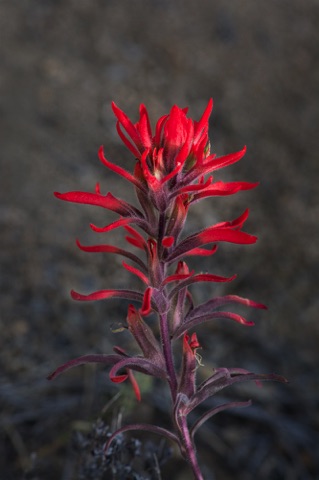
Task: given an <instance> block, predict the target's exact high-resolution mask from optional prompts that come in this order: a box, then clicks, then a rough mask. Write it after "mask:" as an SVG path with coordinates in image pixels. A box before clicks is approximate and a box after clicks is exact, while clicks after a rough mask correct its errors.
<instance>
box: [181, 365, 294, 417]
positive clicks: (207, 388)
mask: <svg viewBox="0 0 319 480" xmlns="http://www.w3.org/2000/svg"><path fill="white" fill-rule="evenodd" d="M231 370H232V369H227V368H219V369H217V370H216V371H215V373H214V375H212V376H211V377H210V378H209V379H208V380H206V381H205V382H203V384H202V386H199V387H198V389H197V392H196V393H195V394H194V395H193V396H192V398H191V399H190V400H189V402H188V404H187V405H186V406H185V408H184V412H183V413H184V414H185V415H188V414H189V413H190V412H191V411H192V410H193V409H194V408H196V407H197V406H198V405H199V404H201V403H202V402H204V401H205V400H206V399H207V398H209V397H212V396H213V395H215V394H216V393H218V392H219V391H220V390H223V389H224V388H226V387H229V386H231V385H234V384H235V383H240V382H246V381H255V382H256V381H257V382H259V381H261V382H264V381H275V382H281V383H287V380H286V379H285V378H284V377H282V376H281V375H276V374H274V373H272V374H255V373H244V374H235V375H233V374H232V372H231Z"/></svg>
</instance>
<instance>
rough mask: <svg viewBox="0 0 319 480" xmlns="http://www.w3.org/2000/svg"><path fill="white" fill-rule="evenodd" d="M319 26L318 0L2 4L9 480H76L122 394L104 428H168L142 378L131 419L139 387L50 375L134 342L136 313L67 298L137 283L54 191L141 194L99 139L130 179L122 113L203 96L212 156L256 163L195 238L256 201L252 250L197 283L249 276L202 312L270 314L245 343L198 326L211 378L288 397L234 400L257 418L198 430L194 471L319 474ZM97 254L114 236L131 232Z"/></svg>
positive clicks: (237, 175)
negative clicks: (224, 369) (92, 440)
mask: <svg viewBox="0 0 319 480" xmlns="http://www.w3.org/2000/svg"><path fill="white" fill-rule="evenodd" d="M318 25H319V3H318V2H317V1H316V0H308V1H302V0H289V1H288V0H281V1H280V2H278V1H276V0H267V1H266V0H258V1H256V0H245V1H244V0H238V1H236V2H231V1H221V0H217V1H211V0H202V1H201V2H192V1H190V0H189V1H167V0H161V1H156V0H149V1H147V0H135V1H129V0H124V1H118V0H63V1H62V0H61V1H60V0H54V1H53V0H42V1H36V0H29V1H25V2H21V1H20V0H3V1H2V2H1V3H0V32H1V33H0V37H1V42H0V69H1V71H0V95H1V98H0V132H1V133H0V135H1V160H0V162H1V164H0V165H1V178H0V198H1V205H0V224H1V229H0V232H1V233H0V245H1V248H0V259H1V271H0V284H1V290H0V295H1V313H0V315H1V317H0V325H1V334H0V365H1V373H0V405H1V413H0V427H1V430H0V432H1V433H0V452H1V454H0V478H1V479H3V480H13V479H14V480H16V479H20V478H21V479H22V478H28V479H32V480H36V479H37V480H38V479H46V480H50V479H52V480H56V479H62V480H69V479H77V478H79V473H78V463H79V455H77V452H76V450H75V449H74V448H73V446H72V445H73V444H72V431H74V430H77V431H79V430H80V431H82V432H85V431H87V430H89V429H90V425H91V422H92V421H94V420H95V419H96V418H97V417H98V416H99V415H101V411H102V409H103V407H105V405H107V404H108V402H109V401H110V399H112V398H113V399H114V403H113V404H112V406H109V407H108V409H106V410H107V414H109V415H110V416H112V415H117V414H118V412H119V411H120V410H121V406H123V405H125V408H124V410H123V415H124V417H123V422H126V421H129V418H128V417H130V414H129V412H130V411H132V413H133V416H132V417H133V418H135V419H136V418H142V419H143V420H144V421H146V420H148V421H155V422H157V423H160V424H161V423H163V424H167V422H168V419H167V416H166V414H165V412H164V411H163V405H165V395H164V393H163V388H162V386H159V387H156V388H157V389H156V390H152V388H150V387H148V385H147V384H146V385H145V390H146V391H145V394H144V397H143V401H142V402H141V404H140V405H136V404H135V403H133V404H132V405H130V404H126V403H125V397H126V393H127V394H128V395H131V393H130V390H129V389H128V390H125V393H124V394H123V395H121V396H120V398H118V399H116V397H115V395H116V392H117V391H118V388H117V387H116V386H115V385H114V384H111V383H110V382H109V380H108V376H107V372H106V371H105V370H103V369H100V368H97V369H93V368H88V369H85V368H78V369H75V370H73V371H70V372H68V373H67V374H66V375H64V376H63V377H61V378H59V379H58V380H56V381H55V382H53V383H49V382H48V381H47V380H46V375H47V374H48V372H50V371H51V370H52V369H54V368H55V367H56V366H57V365H59V364H60V363H61V362H63V361H66V360H67V359H69V358H72V357H74V356H77V355H81V354H84V353H88V352H105V353H107V352H109V351H110V350H111V347H112V345H113V344H114V343H115V344H119V345H122V346H123V345H124V344H126V345H127V344H128V336H127V335H126V334H125V333H124V334H114V333H112V331H111V330H110V325H111V324H112V322H116V321H121V320H124V319H125V315H126V308H127V305H126V304H125V302H122V301H116V300H113V301H110V302H109V303H107V302H101V303H89V304H84V305H83V304H78V303H75V302H74V301H72V300H71V299H70V297H69V293H68V292H69V290H70V289H71V288H75V289H76V290H78V291H81V292H90V291H93V290H94V289H100V288H108V287H111V286H113V287H120V286H124V285H129V282H130V281H131V278H130V276H129V274H128V273H127V272H124V271H123V269H122V268H121V264H120V262H121V260H120V259H118V258H112V257H111V256H102V255H95V256H94V255H92V256H90V255H89V254H85V253H83V252H80V251H78V250H77V248H76V246H75V243H74V239H75V238H77V237H78V238H80V239H81V240H82V242H83V243H85V242H87V243H94V242H96V243H98V242H99V241H100V240H101V238H98V239H96V234H93V233H91V232H90V229H89V223H90V222H93V223H96V224H98V225H103V224H106V223H107V222H108V221H110V220H111V219H113V218H114V217H113V216H112V215H111V214H108V213H105V212H101V211H98V209H94V208H93V207H92V208H90V207H83V206H79V205H71V204H63V203H62V202H59V201H57V200H56V199H54V198H53V194H52V192H53V191H54V190H58V191H67V190H76V189H79V190H92V189H93V188H94V185H95V182H96V181H99V182H100V183H101V188H102V190H103V191H108V190H111V191H112V192H113V193H115V194H117V195H118V196H120V197H122V198H125V199H132V198H133V196H132V193H131V192H130V191H129V189H128V188H127V186H128V185H127V184H126V183H125V182H124V181H121V180H120V179H117V178H116V177H115V176H114V175H113V174H111V173H109V172H108V171H107V170H106V169H105V168H104V167H103V166H102V165H101V164H100V163H99V161H98V159H97V155H96V152H97V149H98V147H99V145H100V144H104V145H105V152H106V155H107V157H108V158H109V159H110V160H112V161H114V162H122V165H123V166H126V167H127V168H133V162H132V159H131V157H130V154H129V153H128V152H127V151H126V149H125V147H124V146H122V145H121V144H120V141H119V140H118V138H117V136H116V131H115V121H114V117H113V114H112V111H111V108H110V102H111V100H115V101H116V102H117V103H118V104H119V105H120V106H121V107H122V108H123V109H124V110H125V111H126V112H127V113H128V114H129V115H130V116H131V118H133V119H137V110H138V106H139V103H140V102H144V103H145V104H146V105H147V107H148V109H149V112H150V115H151V118H152V119H153V123H154V121H155V119H156V118H157V117H158V116H159V115H161V114H164V113H166V112H167V111H168V110H169V108H170V107H171V105H172V104H174V103H177V104H178V105H180V106H186V105H189V106H190V114H191V116H192V117H194V118H199V117H200V114H201V112H202V110H203V109H204V107H205V105H206V103H207V101H208V99H209V98H210V97H211V96H212V97H213V98H214V102H215V107H214V112H213V116H212V119H211V140H212V145H213V150H214V151H216V152H217V153H218V154H219V155H221V154H225V153H229V152H231V151H235V150H238V149H240V148H242V146H243V145H244V144H247V146H248V153H247V155H246V156H245V159H244V160H242V161H241V162H240V163H238V164H236V165H234V166H232V167H229V168H228V169H226V170H224V171H221V172H220V173H218V178H222V179H224V180H226V179H227V180H247V181H256V180H260V181H261V184H260V186H259V188H258V189H256V190H253V191H251V192H244V193H241V194H238V195H236V196H233V197H229V198H224V199H217V200H214V199H207V200H206V201H205V203H202V204H200V205H199V206H198V208H194V210H193V211H192V212H191V214H190V220H189V224H188V228H189V230H190V231H191V230H193V231H195V230H196V229H198V228H202V227H204V226H205V225H209V224H212V223H215V222H217V221H222V220H230V219H232V218H235V217H236V216H238V215H239V214H240V213H241V212H242V211H243V210H244V209H245V208H246V207H247V206H249V207H250V210H251V213H250V219H249V221H248V222H247V228H246V229H247V231H249V232H252V233H257V234H258V235H259V238H260V239H259V243H257V244H256V246H251V247H236V246H234V245H233V246H229V245H228V246H227V245H224V246H223V245H222V246H221V247H220V249H219V252H218V253H217V254H216V256H214V257H212V258H211V259H209V260H207V261H206V260H205V262H204V261H203V262H198V263H197V265H195V267H196V268H197V269H198V270H200V269H201V270H208V271H211V272H215V273H219V274H225V275H229V274H233V273H237V274H238V279H237V280H236V281H235V282H233V283H232V284H228V285H227V286H223V287H222V288H220V287H218V288H215V287H214V286H213V285H212V286H210V288H209V289H208V287H205V288H203V287H199V288H197V289H196V288H194V290H193V293H194V295H195V298H196V299H197V301H198V302H199V301H203V300H204V299H207V298H208V295H209V294H210V295H212V294H214V293H215V292H217V293H218V294H220V293H226V292H227V293H236V294H238V295H243V296H248V297H250V298H253V299H255V300H257V301H261V302H263V303H266V304H267V305H268V306H269V311H268V312H266V313H265V312H248V315H249V318H251V319H252V318H254V319H255V320H256V326H255V327H254V328H253V329H251V328H250V329H249V328H244V327H241V326H239V325H237V324H230V323H229V322H227V321H224V322H222V321H219V322H216V323H215V324H211V325H206V326H203V327H201V329H199V331H198V335H199V339H200V341H201V342H202V344H203V350H202V351H201V354H202V356H203V363H204V364H205V369H207V371H209V368H211V367H213V366H241V367H244V368H249V369H252V370H255V371H258V372H277V373H280V374H283V375H285V376H286V377H287V378H288V379H289V381H290V383H289V384H288V385H284V386H283V385H280V384H272V385H270V384H267V385H265V387H264V388H262V389H259V388H257V387H255V386H253V385H251V386H248V385H247V386H246V385H245V386H244V387H242V388H239V389H237V390H229V391H228V392H226V391H225V394H227V398H230V399H235V398H240V399H247V398H251V399H253V400H254V406H253V407H251V408H250V409H245V410H240V411H239V410H238V411H237V413H236V412H232V413H230V414H227V413H223V414H220V415H219V416H218V417H216V418H215V419H213V420H211V421H210V422H209V423H208V424H207V426H205V427H203V429H202V430H201V431H200V432H199V433H198V435H197V440H198V449H199V454H200V458H201V463H202V465H204V466H205V467H204V468H205V469H206V478H207V479H209V478H216V479H220V480H227V479H234V478H236V479H240V480H252V479H256V478H258V479H259V480H260V479H271V480H277V479H278V480H281V479H285V480H286V479H287V480H301V479H302V480H308V479H318V478H319V464H318V463H319V461H318V459H319V449H318V448H319V447H318V446H319V432H318V428H319V413H318V407H319V398H318V394H319V384H318V357H319V354H318V344H319V322H318V310H319V300H318V254H319V247H318V246H319V235H318V233H319V232H318V219H319V202H318V200H319V194H318V192H319V189H318V179H319V175H318V173H319V161H318V124H319V108H318V106H319V105H318V100H319V65H318V58H319V35H318ZM103 241H107V242H109V243H113V244H114V243H115V242H117V243H118V242H121V241H122V240H121V232H114V234H110V235H109V237H108V238H107V240H105V239H104V238H103ZM124 388H125V387H124ZM121 391H123V390H121ZM164 410H165V409H164ZM127 412H128V415H127V416H126V415H125V413H127ZM154 440H155V441H158V439H157V438H155V439H154ZM165 468H166V469H164V470H163V473H162V477H163V479H165V478H174V479H176V480H180V479H188V478H191V477H190V476H189V475H190V474H189V472H188V470H187V469H186V468H185V466H184V465H183V463H182V462H180V460H179V457H178V455H177V453H175V454H174V456H173V458H172V460H170V461H169V462H168V463H167V465H166V467H165ZM130 478H131V477H130Z"/></svg>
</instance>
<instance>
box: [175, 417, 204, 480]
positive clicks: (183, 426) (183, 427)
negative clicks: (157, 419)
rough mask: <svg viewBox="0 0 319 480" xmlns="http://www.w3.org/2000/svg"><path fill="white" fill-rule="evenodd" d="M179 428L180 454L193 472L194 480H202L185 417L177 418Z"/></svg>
mask: <svg viewBox="0 0 319 480" xmlns="http://www.w3.org/2000/svg"><path fill="white" fill-rule="evenodd" d="M179 428H180V442H181V445H182V453H183V455H184V458H185V459H186V460H187V462H188V464H189V465H190V467H191V469H192V471H193V474H194V480H204V477H203V475H202V472H201V470H200V467H199V464H198V461H197V457H196V450H195V446H194V443H193V441H192V438H191V435H190V433H189V429H188V425H187V419H186V417H185V416H180V417H179Z"/></svg>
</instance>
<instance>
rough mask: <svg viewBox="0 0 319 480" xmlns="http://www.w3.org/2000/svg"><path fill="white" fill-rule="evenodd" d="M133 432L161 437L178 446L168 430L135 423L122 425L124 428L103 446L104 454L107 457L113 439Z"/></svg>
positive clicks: (176, 438)
mask: <svg viewBox="0 0 319 480" xmlns="http://www.w3.org/2000/svg"><path fill="white" fill-rule="evenodd" d="M133 430H138V431H145V432H151V433H156V434H157V435H162V436H164V437H166V438H167V439H168V440H173V441H174V442H176V443H177V444H178V445H180V441H179V439H178V437H177V436H176V435H175V434H174V433H172V432H170V431H169V430H166V429H165V428H162V427H157V426H156V425H149V424H147V423H135V424H132V425H124V427H121V428H119V429H118V430H116V431H115V432H113V433H112V435H111V436H110V437H109V438H108V440H107V442H106V444H105V447H104V454H105V455H107V452H108V449H109V448H110V446H111V443H112V442H113V440H114V439H115V437H117V436H118V435H120V434H122V433H125V432H129V431H133Z"/></svg>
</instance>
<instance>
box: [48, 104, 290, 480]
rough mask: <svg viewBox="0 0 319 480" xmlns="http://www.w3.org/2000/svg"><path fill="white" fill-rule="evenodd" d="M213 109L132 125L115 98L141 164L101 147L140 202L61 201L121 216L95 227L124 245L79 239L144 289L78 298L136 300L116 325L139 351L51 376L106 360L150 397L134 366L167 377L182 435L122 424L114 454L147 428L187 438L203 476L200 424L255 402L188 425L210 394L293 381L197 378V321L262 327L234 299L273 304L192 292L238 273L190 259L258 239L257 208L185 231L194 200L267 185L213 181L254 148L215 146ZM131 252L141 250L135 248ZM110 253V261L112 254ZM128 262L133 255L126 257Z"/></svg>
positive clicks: (222, 372) (191, 459) (125, 135)
mask: <svg viewBox="0 0 319 480" xmlns="http://www.w3.org/2000/svg"><path fill="white" fill-rule="evenodd" d="M212 108H213V101H212V99H210V100H209V101H208V103H207V106H206V108H205V110H204V112H203V114H202V116H201V117H200V119H199V120H198V121H196V120H193V119H192V118H191V117H190V116H189V114H188V108H180V107H179V106H177V105H173V106H172V108H171V110H170V112H169V113H168V114H166V115H163V116H162V117H161V118H160V119H159V120H158V121H157V122H156V124H155V128H154V129H153V130H152V127H151V122H150V118H149V114H148V111H147V109H146V107H145V105H144V104H141V105H140V109H139V116H138V120H137V121H136V122H133V121H132V120H131V119H130V118H129V117H128V116H127V115H126V113H125V112H124V111H123V110H121V109H120V108H119V107H118V106H117V105H116V104H115V103H114V102H113V103H112V109H113V112H114V115H115V117H116V130H117V133H118V135H119V137H120V138H121V140H122V141H123V143H124V145H125V146H126V147H127V149H128V150H129V151H130V152H131V154H132V155H133V164H132V168H131V169H128V170H126V169H125V168H123V167H122V166H120V165H118V164H115V163H112V162H110V161H109V160H108V159H107V158H106V157H105V155H104V149H103V147H102V146H101V147H100V148H99V151H98V157H99V159H100V161H101V163H102V164H103V165H104V166H105V167H106V168H108V169H109V170H110V171H111V172H114V173H115V174H117V175H119V176H120V177H122V178H123V179H124V180H126V181H127V182H129V184H131V185H132V186H133V188H134V190H135V194H136V200H137V206H135V204H131V203H128V202H127V201H125V200H122V199H121V198H118V197H116V196H114V195H113V194H112V193H110V192H109V193H107V194H106V195H104V194H102V193H101V188H100V184H99V182H97V183H96V186H95V190H94V191H93V192H82V191H71V192H66V193H58V192H56V193H55V196H56V197H57V198H59V199H61V200H65V201H67V202H73V203H78V204H86V205H93V206H97V207H101V208H104V209H106V210H109V211H111V212H114V213H115V214H117V215H118V218H116V219H115V220H113V221H112V223H110V224H107V225H105V226H103V227H98V226H95V225H93V224H91V225H90V226H91V229H92V230H93V231H94V232H97V233H104V234H106V233H110V232H112V231H113V230H115V229H117V228H121V227H123V228H124V230H125V236H124V238H125V241H126V244H125V245H126V247H125V248H122V247H120V246H117V245H109V244H108V243H102V244H100V245H82V244H81V243H80V241H79V240H77V241H76V243H77V246H78V247H79V248H80V249H81V250H82V251H84V252H91V253H113V254H116V255H121V256H122V257H124V258H125V261H123V263H122V265H123V267H124V268H125V270H127V271H128V272H130V273H132V274H134V275H135V276H137V277H138V278H139V279H140V280H141V282H142V288H141V290H140V291H139V290H131V289H129V288H121V289H108V288H106V289H105V288H103V289H101V290H98V291H95V292H91V293H88V294H82V293H78V292H75V291H74V290H72V291H71V296H72V298H73V299H74V300H78V301H80V302H87V301H97V300H106V299H112V298H120V299H124V300H125V301H126V300H127V301H128V312H127V317H126V323H123V322H122V323H120V322H117V325H120V328H116V330H115V329H114V330H113V332H114V333H115V332H116V331H119V330H121V331H122V330H126V331H127V332H129V333H130V335H131V336H132V339H133V340H134V342H135V344H136V345H135V346H137V347H138V351H139V352H140V353H139V354H136V353H134V354H130V353H129V352H126V351H125V350H123V348H122V347H121V346H114V347H113V352H114V353H112V354H110V355H102V354H90V355H84V356H82V357H78V358H75V359H74V360H70V361H68V362H66V363H65V364H63V365H61V366H60V367H58V368H57V369H56V370H55V371H54V372H53V373H51V374H50V375H49V377H48V378H49V379H53V378H56V377H57V376H58V375H60V374H61V373H64V372H65V371H67V370H68V369H70V368H73V367H75V366H78V365H82V364H86V363H103V364H105V365H106V366H109V367H110V372H109V376H110V379H111V381H112V382H113V383H116V384H121V383H122V382H124V381H126V380H129V381H130V383H131V385H132V388H133V392H134V394H135V397H136V399H137V401H140V400H141V392H140V388H139V385H138V383H137V381H136V379H135V376H134V372H140V373H143V374H145V375H150V376H153V377H155V378H157V379H159V381H162V382H166V384H167V386H168V389H169V391H170V396H171V405H172V409H171V413H172V422H173V427H174V430H175V431H174V433H172V432H170V431H168V430H166V429H164V428H161V427H159V426H155V425H148V424H143V423H138V424H133V425H127V426H123V427H121V428H119V429H118V430H117V431H116V432H114V433H113V434H112V435H111V437H110V438H109V439H108V441H107V443H106V446H105V454H106V455H111V453H110V452H109V451H108V449H109V446H110V444H111V443H112V441H113V440H114V438H115V437H116V435H118V434H122V433H124V432H128V431H131V430H144V431H148V432H150V433H156V434H160V435H164V436H165V437H166V438H167V439H169V440H174V441H175V442H176V443H177V444H178V446H179V448H180V451H181V454H182V456H183V457H184V458H185V460H186V461H187V462H188V464H189V466H190V467H191V469H192V472H193V476H194V479H196V480H203V475H202V473H201V469H200V465H199V463H198V460H197V457H196V448H195V444H194V436H195V434H196V432H197V431H198V429H199V428H200V427H201V426H202V425H203V423H204V422H206V421H208V420H209V419H211V418H212V417H213V416H214V415H216V414H217V413H219V412H221V411H224V410H227V409H228V408H238V407H247V406H249V405H250V404H251V401H250V400H249V401H247V402H236V401H235V402H229V403H224V404H220V405H217V406H215V407H214V408H210V409H208V411H206V412H204V413H202V414H201V416H199V418H197V420H196V421H195V422H194V423H193V425H190V424H189V419H188V415H189V414H190V413H192V412H193V410H194V409H195V408H197V407H199V406H200V405H201V404H202V403H203V402H205V401H206V400H207V399H208V398H210V397H211V396H213V395H216V394H218V393H219V392H220V391H221V390H223V389H224V388H227V387H229V386H231V385H234V384H236V383H241V382H244V381H253V382H255V383H257V385H258V384H259V383H260V382H263V381H266V380H267V381H268V380H271V381H278V382H285V381H286V380H285V379H284V378H283V377H281V376H280V375H276V374H269V375H267V374H266V375H265V374H259V373H254V372H250V371H247V370H244V369H241V368H216V369H213V370H212V372H211V375H209V376H208V378H206V379H205V380H203V381H202V382H201V383H198V382H197V379H196V373H197V370H198V369H199V367H200V366H202V365H203V364H202V357H201V355H199V353H198V349H199V348H200V341H199V339H198V337H197V332H196V331H195V330H196V329H197V327H199V326H201V325H203V324H205V323H207V322H209V321H215V320H224V319H226V320H232V321H234V322H237V323H238V324H240V325H243V326H252V325H253V324H254V323H253V321H252V320H250V319H249V318H247V319H246V318H245V317H244V316H243V315H242V314H241V313H237V312H233V311H232V309H229V308H228V305H231V306H232V307H233V306H238V305H239V306H240V308H242V307H250V308H255V309H260V310H265V309H266V306H265V305H263V304H262V303H259V302H256V301H253V300H249V299H248V298H244V297H240V296H237V295H232V294H230V295H224V296H220V297H215V298H211V299H209V300H207V301H205V302H203V303H201V304H196V303H195V301H194V300H193V297H192V294H191V292H190V291H189V290H190V287H192V288H194V287H193V285H194V284H197V283H199V282H206V283H207V284H208V283H212V282H231V281H232V280H234V279H235V278H236V275H232V276H229V277H228V276H221V275H216V274H214V273H208V272H206V271H205V272H197V271H196V270H195V269H194V270H190V269H189V267H188V265H187V263H186V261H185V259H186V258H187V257H191V256H192V257H194V256H202V257H206V258H208V257H209V256H211V255H214V254H215V253H216V252H217V245H218V248H219V244H223V243H224V242H226V243H234V244H241V245H252V244H254V243H255V242H256V241H257V237H256V236H254V235H251V234H250V233H247V232H245V231H243V228H244V224H245V222H246V220H247V218H248V214H249V210H248V209H246V210H245V211H244V212H243V213H242V214H241V215H240V216H239V217H237V218H235V219H234V220H230V221H220V222H219V223H216V224H214V225H210V226H208V227H204V228H202V229H201V230H199V231H196V232H195V233H191V234H183V230H184V227H185V223H186V220H187V217H188V213H189V210H190V209H191V208H192V207H193V205H194V204H196V203H198V202H200V201H204V200H205V201H210V202H212V201H213V200H214V198H215V197H217V196H218V197H224V196H228V195H234V194H236V193H238V192H243V191H248V190H252V189H253V188H255V187H256V186H257V185H258V183H256V182H245V181H231V182H223V181H222V180H217V181H216V180H215V179H214V178H213V175H214V173H213V172H215V171H217V170H220V169H222V168H225V167H228V166H230V165H233V164H235V163H236V162H238V161H239V160H240V159H241V158H242V157H243V156H244V155H245V152H246V147H244V148H243V149H242V150H239V151H236V152H233V153H230V154H227V155H222V156H217V154H216V153H215V152H211V144H210V141H209V135H208V133H209V123H208V122H209V118H210V115H211V112H212ZM132 249H134V250H133V251H134V252H135V253H132V252H131V250H132ZM136 251H137V253H136ZM141 257H142V258H141ZM101 258H102V260H103V259H104V256H103V257H101ZM126 259H129V260H130V261H131V262H129V263H126ZM131 263H133V265H132V264H131ZM194 265H196V262H194ZM132 302H133V303H134V304H133V303H132ZM228 310H230V311H228ZM176 357H177V358H176Z"/></svg>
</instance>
